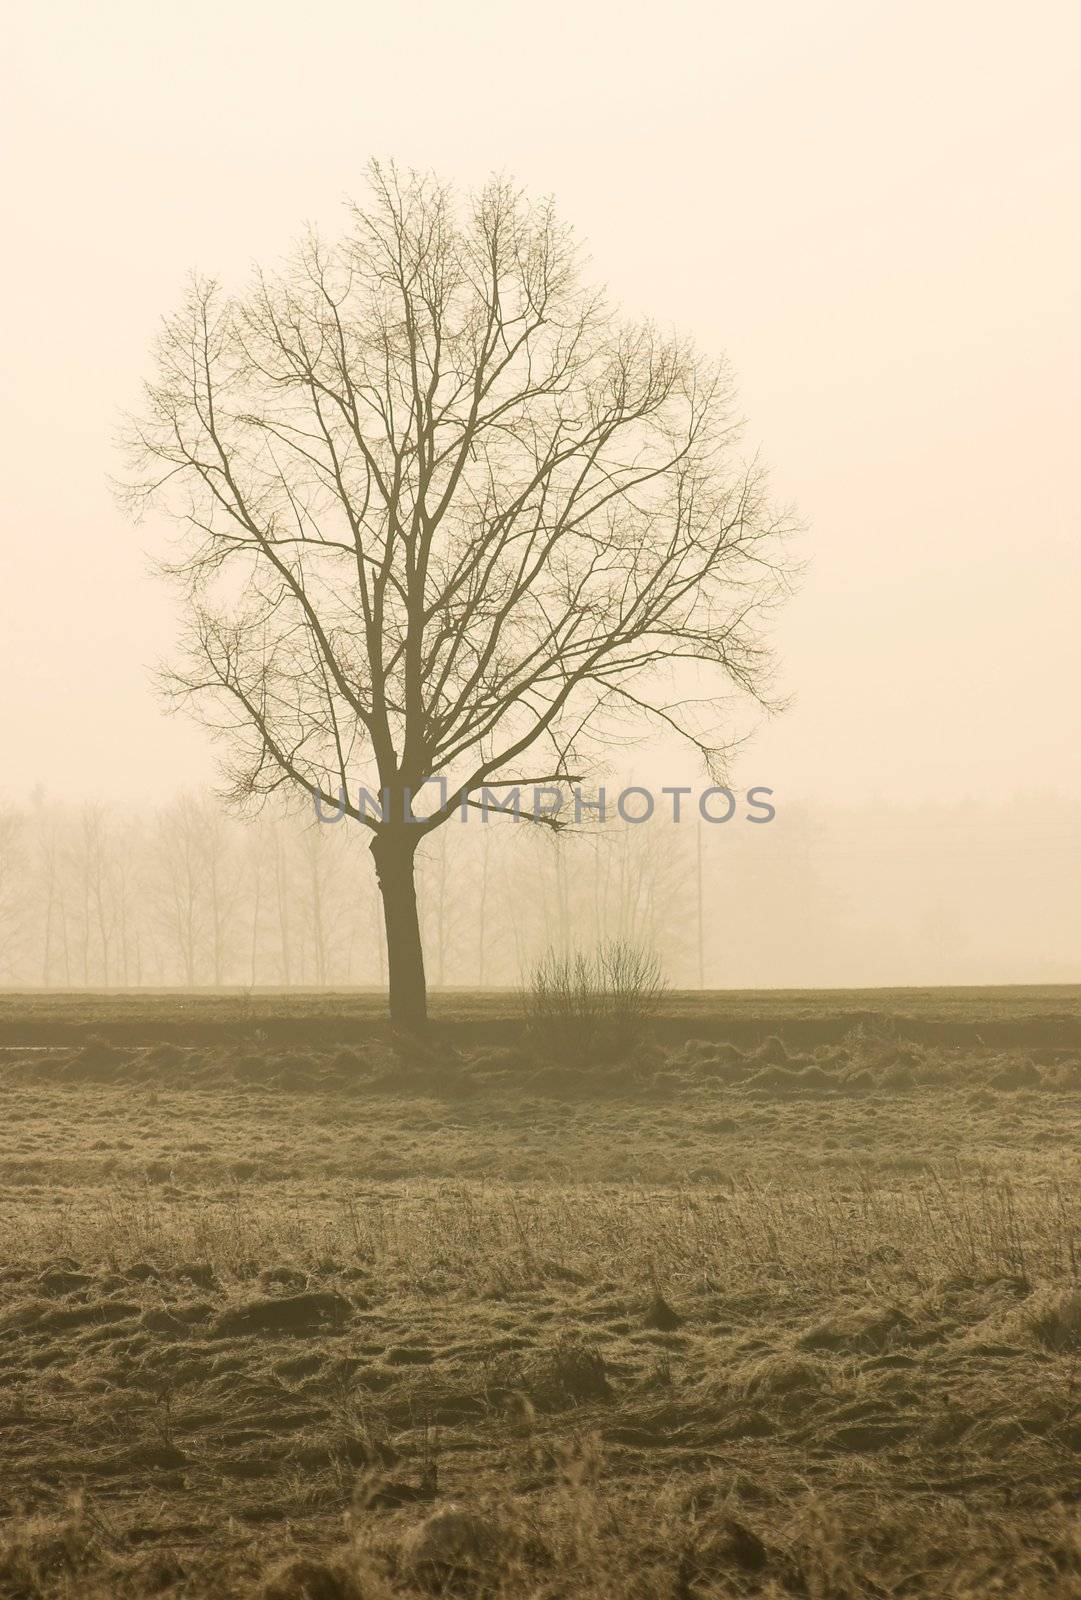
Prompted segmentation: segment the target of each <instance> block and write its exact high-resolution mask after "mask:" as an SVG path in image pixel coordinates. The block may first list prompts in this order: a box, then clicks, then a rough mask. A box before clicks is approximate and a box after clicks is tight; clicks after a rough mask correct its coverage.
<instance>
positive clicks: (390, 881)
mask: <svg viewBox="0 0 1081 1600" xmlns="http://www.w3.org/2000/svg"><path fill="white" fill-rule="evenodd" d="M419 843H420V838H419V835H418V833H417V831H416V830H415V829H414V828H410V827H409V826H408V824H404V825H402V826H401V827H397V828H396V827H393V826H391V827H385V828H381V829H380V831H379V832H378V833H377V834H376V835H375V837H374V838H373V840H372V844H371V851H372V857H373V859H374V861H375V872H376V877H377V878H378V880H379V893H380V894H381V896H382V899H383V923H384V926H385V927H386V931H387V965H388V970H389V976H390V1020H391V1022H393V1023H394V1025H395V1027H399V1028H405V1029H408V1031H409V1032H411V1033H423V1032H424V1031H425V1029H426V1028H427V1026H428V994H427V988H426V985H425V981H424V950H423V947H422V945H421V941H420V919H419V917H418V916H417V888H416V882H415V880H414V876H413V869H414V862H415V859H416V853H417V845H418V844H419Z"/></svg>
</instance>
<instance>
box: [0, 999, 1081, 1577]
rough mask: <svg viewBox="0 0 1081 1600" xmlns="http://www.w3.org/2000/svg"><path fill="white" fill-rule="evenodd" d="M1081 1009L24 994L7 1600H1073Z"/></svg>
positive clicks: (0, 1378)
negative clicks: (642, 1030) (537, 1013)
mask: <svg viewBox="0 0 1081 1600" xmlns="http://www.w3.org/2000/svg"><path fill="white" fill-rule="evenodd" d="M1012 993H1014V994H1015V995H1016V994H1020V993H1021V992H1020V991H1015V992H1012ZM1067 998H1068V1003H1067V999H1063V998H1062V996H1059V997H1057V998H1055V997H1052V998H1051V999H1048V998H1047V996H1046V994H1045V996H1044V998H1043V1000H1042V1003H1040V1004H1036V1003H1034V1002H1033V1000H1032V997H1031V996H1028V997H1025V999H1024V1001H1023V1002H1022V1001H1021V1000H1013V1001H1011V1000H1010V998H1009V992H1005V991H1003V992H1001V993H1000V995H999V997H998V998H997V999H996V1000H995V1002H994V1004H992V1003H991V1002H990V1001H989V1000H986V999H984V1000H981V998H980V997H979V996H972V995H970V996H968V997H965V998H964V1002H963V1003H962V1002H961V1001H959V1000H958V999H957V997H948V996H941V997H940V998H939V1001H938V1003H937V1005H936V1003H935V1002H934V999H933V997H932V998H931V999H928V998H926V997H924V999H923V1000H921V1001H920V1002H919V1003H918V1004H917V1003H913V1004H911V1005H908V1006H906V1007H905V1008H903V1009H894V1010H889V1009H888V1008H887V1009H885V1010H882V1011H881V1012H880V1013H878V1014H874V1015H868V1014H866V1013H865V1011H864V1009H863V1008H862V1007H861V1006H859V1005H857V1004H855V1003H849V1004H846V1005H843V1006H839V1005H837V1004H836V1001H835V1000H834V1001H833V1002H832V1003H828V1002H826V1001H825V1000H823V1001H820V1002H819V1003H818V1004H819V1010H818V1013H817V1014H816V1011H815V1004H814V1002H813V1001H812V1000H811V998H810V997H806V996H804V997H802V999H801V1000H799V1001H797V1000H796V999H790V1000H786V1001H785V1004H784V1006H781V1007H775V1009H774V1012H773V1014H772V1015H768V1014H766V1010H765V1009H764V1003H757V1010H756V1009H755V1006H754V1005H752V1004H750V1003H749V1002H748V1003H745V1004H744V1005H743V1007H742V1010H740V1009H739V1008H738V1007H736V1006H734V1005H733V1004H731V1003H730V1004H729V1005H728V1008H727V1010H726V1011H725V1010H721V1009H717V1010H715V1011H714V1012H713V1013H711V1012H710V1011H709V1010H708V1008H705V1007H699V1008H698V1009H697V1010H693V1009H686V1010H685V1011H684V1013H683V1016H682V1026H681V1027H677V1026H676V1023H677V1022H678V1021H679V1020H680V1019H679V1012H678V1008H676V1009H675V1010H673V1012H672V1013H671V1015H670V1016H669V1019H668V1026H667V1027H666V1028H662V1029H660V1030H659V1032H658V1037H657V1038H656V1039H654V1040H653V1041H652V1042H645V1043H643V1045H642V1046H641V1047H640V1048H639V1049H637V1050H636V1051H635V1052H634V1053H633V1055H632V1058H631V1059H630V1060H627V1061H620V1062H618V1063H613V1064H608V1065H601V1064H589V1065H587V1066H585V1067H583V1066H576V1067H574V1066H570V1065H568V1064H567V1063H565V1062H559V1061H553V1060H551V1059H546V1058H545V1057H544V1055H543V1053H539V1052H538V1051H537V1049H536V1048H535V1047H533V1046H530V1044H529V1042H528V1041H527V1040H523V1039H522V1038H520V1037H518V1036H516V1035H515V1033H514V1030H513V1029H510V1030H508V1028H507V1025H506V1021H505V1012H506V1007H505V1006H504V1007H503V1009H502V1010H501V1009H500V1006H499V1005H497V1004H496V1003H494V1002H493V1004H492V1006H491V1008H490V1009H489V1012H488V1013H486V1015H488V1016H490V1017H496V1018H497V1019H502V1020H501V1030H502V1031H501V1033H500V1034H499V1035H498V1036H493V1037H492V1038H491V1039H490V1040H489V1041H488V1042H483V1040H482V1041H481V1042H477V1039H476V1038H475V1037H474V1038H473V1039H472V1040H471V1038H470V1036H469V1033H468V1029H467V1028H466V1029H464V1030H463V1029H460V1030H459V1033H458V1034H457V1035H455V1034H454V1031H453V1029H451V1028H448V1029H447V1030H446V1031H445V1032H444V1035H443V1037H442V1038H441V1039H439V1040H437V1042H436V1044H435V1045H434V1046H433V1047H432V1048H431V1049H429V1050H426V1051H422V1052H417V1051H411V1050H405V1049H402V1048H400V1047H398V1046H396V1045H395V1044H394V1042H393V1041H392V1040H390V1039H389V1038H388V1037H387V1036H386V1035H385V1034H384V1033H383V1032H382V1031H381V1030H379V1029H378V1028H376V1027H374V1026H369V1027H367V1029H365V1027H364V1026H362V1025H361V1024H360V1023H358V1022H357V1020H356V1017H355V1016H352V1017H351V1018H350V1019H349V1020H350V1027H349V1028H348V1029H346V1028H344V1027H340V1025H341V1024H342V1015H343V1013H342V1010H341V1009H340V1008H339V1009H338V1010H337V1011H335V1009H334V1004H333V1002H331V1001H327V1000H323V1001H321V1002H320V1003H319V1005H317V1004H316V1002H315V1001H314V1000H313V1001H312V1002H311V1004H310V1007H309V1016H315V1017H316V1018H318V1017H319V1016H322V1018H323V1022H324V1027H323V1029H322V1032H321V1033H320V1030H319V1029H318V1028H313V1029H312V1030H311V1031H312V1033H313V1034H314V1035H315V1036H316V1042H315V1043H313V1044H309V1045H305V1044H304V1042H303V1031H302V1029H301V1028H299V1026H294V1025H296V1024H297V1017H298V1015H299V1018H300V1023H301V1024H302V1023H303V1020H304V1014H303V1010H301V1011H300V1012H299V1013H298V1011H297V1009H296V1008H294V1009H293V1011H292V1012H290V1011H289V1008H288V1007H286V1008H284V1014H285V1015H286V1016H287V1020H288V1021H289V1028H288V1029H286V1030H285V1031H284V1032H283V1031H282V1030H280V1029H276V1028H275V1027H274V1025H273V1022H272V1020H268V1015H269V1014H267V1015H262V1016H259V1017H255V1018H253V1017H252V1016H251V1015H250V1004H251V1003H250V1000H249V1001H248V1002H247V1004H248V1007H249V1010H248V1012H244V1011H243V1010H242V1009H241V1010H239V1011H237V1012H232V1013H229V1015H228V1016H227V1017H226V1018H225V1022H226V1023H227V1026H226V1027H225V1028H224V1029H223V1030H221V1036H220V1037H217V1038H208V1036H207V1029H208V1027H209V1026H210V1025H211V1024H213V1026H217V1027H219V1028H220V1025H221V1023H222V1016H221V1014H220V1011H219V1012H218V1014H216V1015H215V1014H214V1005H213V1004H212V1003H211V1002H210V1001H209V1000H208V1001H207V1002H206V1003H205V1004H204V1005H203V1006H202V1009H201V1010H200V1006H199V1004H198V1003H195V1002H192V1003H190V1004H189V1003H188V1002H185V1006H186V1008H187V1009H184V1008H182V1007H181V1006H180V1005H179V1003H178V1002H177V1001H176V999H175V998H173V999H165V998H162V999H160V1000H159V1001H158V1002H157V1004H156V1008H155V1006H153V1005H151V1006H145V1005H144V1006H143V1007H142V1009H141V1010H139V1011H138V1013H133V1012H128V1013H125V1012H124V1009H123V1007H122V1006H120V1005H119V1004H117V1005H115V1006H113V1007H110V1005H109V1003H108V1002H105V1001H103V1002H101V1003H100V1005H98V1007H97V1009H96V1010H95V1009H94V1008H93V1007H89V1006H88V1005H87V1004H86V1003H85V1002H80V1003H79V1006H76V1005H75V1004H74V1003H71V1005H70V1007H69V1009H68V1011H67V1012H66V1013H65V1010H64V1007H63V1005H61V1006H58V1007H57V1008H56V1009H55V1013H54V1014H55V1016H56V1017H57V1018H58V1019H59V1021H58V1028H57V1031H58V1032H59V1033H60V1034H61V1039H60V1041H59V1042H57V1043H55V1044H54V1046H53V1047H51V1048H43V1047H42V1046H43V1045H44V1043H45V1042H46V1041H45V1040H44V1039H43V1037H42V1033H43V1032H46V1031H47V1025H48V1016H49V1010H48V1007H47V1005H46V1004H45V1003H44V1002H43V1001H41V1000H35V1001H33V1002H32V1003H31V1002H29V1001H27V1002H26V1003H24V1004H23V1008H22V1010H21V1011H20V1010H19V1005H20V1002H19V1000H18V999H11V998H9V999H8V1000H6V1001H5V1004H4V1007H3V1008H2V1009H0V1038H2V1039H5V1040H7V1041H8V1042H7V1043H6V1045H5V1047H4V1048H3V1049H2V1050H0V1237H2V1240H3V1250H2V1256H0V1461H2V1469H0V1511H2V1513H3V1515H4V1516H5V1518H6V1519H7V1520H6V1521H5V1523H4V1530H3V1539H2V1542H0V1594H3V1595H11V1596H26V1597H34V1596H45V1595H68V1596H73V1595H88V1596H91V1595H93V1596H98V1595H100V1596H105V1595H132V1596H135V1595H140V1596H141V1595H147V1594H167V1595H178V1596H179V1595H192V1596H202V1595H206V1596H211V1595H213V1596H225V1595H230V1596H232V1595H237V1596H248V1595H252V1596H254V1595H262V1596H264V1597H265V1600H294V1597H295V1600H303V1597H305V1596H306V1597H308V1600H341V1597H350V1596H351V1597H353V1600H357V1597H358V1596H360V1597H366V1596H372V1597H379V1596H383V1597H389V1596H392V1595H402V1596H408V1595H419V1594H426V1593H432V1592H444V1591H446V1592H451V1591H452V1592H454V1593H474V1594H484V1595H500V1594H505V1595H508V1596H509V1595H523V1596H531V1597H536V1600H555V1597H557V1596H566V1597H567V1600H570V1597H571V1596H584V1597H593V1596H597V1597H599V1596H613V1597H614V1596H623V1595H633V1596H641V1597H642V1600H645V1597H647V1596H649V1597H653V1596H662V1597H663V1596H672V1597H673V1600H691V1597H699V1600H708V1597H710V1596H718V1597H720V1596H728V1595H742V1594H761V1595H770V1596H787V1595H803V1596H811V1597H823V1600H825V1597H827V1596H845V1597H848V1596H851V1597H853V1600H854V1597H858V1596H865V1595H867V1596H892V1595H897V1596H901V1595H906V1596H927V1597H930V1596H954V1597H957V1600H960V1597H962V1596H966V1597H972V1600H976V1597H982V1596H987V1595H998V1594H1001V1595H1003V1596H1007V1595H1010V1596H1019V1595H1024V1596H1028V1595H1032V1596H1044V1595H1046V1596H1052V1595H1054V1596H1060V1595H1061V1596H1066V1595H1077V1594H1079V1593H1081V1195H1079V1190H1078V1183H1077V1178H1078V1167H1079V1157H1078V1152H1079V1149H1081V1139H1079V1134H1081V1031H1078V1029H1079V1024H1078V1009H1077V1006H1076V1002H1075V999H1074V998H1073V997H1072V996H1068V997H1067ZM894 999H895V997H894ZM214 1004H217V1003H216V1002H215V1003H214ZM193 1008H194V1009H193ZM320 1008H321V1009H320ZM467 1013H468V1008H467V1007H464V1006H463V1007H462V1008H461V1015H462V1016H463V1017H464V1018H465V1021H466V1022H468V1021H469V1020H470V1019H469V1016H468V1014H467ZM816 1015H817V1017H818V1022H819V1024H822V1021H823V1018H825V1017H827V1016H828V1018H830V1019H832V1021H831V1027H830V1028H829V1029H827V1028H825V1027H824V1026H820V1027H819V1032H820V1033H822V1034H823V1035H824V1038H823V1039H822V1041H821V1042H817V1043H811V1042H808V1038H809V1030H808V1027H807V1024H808V1022H811V1023H813V1022H814V1021H815V1018H816ZM726 1016H727V1018H728V1023H727V1024H726V1023H725V1017H726ZM981 1017H982V1018H983V1019H984V1020H983V1021H982V1023H981ZM133 1018H134V1020H133ZM474 1020H476V1019H475V1018H474ZM752 1023H753V1026H752V1025H751V1024H752ZM996 1023H997V1024H998V1025H1000V1031H999V1033H998V1034H997V1035H996V1034H995V1032H994V1027H993V1026H992V1025H993V1024H996ZM31 1024H32V1026H31ZM834 1024H836V1025H834ZM842 1024H843V1025H842ZM935 1025H948V1026H949V1028H950V1029H952V1030H953V1031H952V1032H949V1033H947V1034H945V1035H941V1036H939V1037H935V1036H934V1026H935ZM1002 1029H1005V1030H1006V1031H1005V1032H1003V1031H1002ZM1026 1029H1027V1030H1028V1033H1029V1035H1030V1042H1028V1043H1026V1042H1025V1030H1026ZM12 1030H14V1032H15V1033H16V1034H18V1035H19V1036H18V1037H17V1038H13V1037H12ZM20 1030H22V1031H21V1033H20ZM35 1030H38V1031H37V1032H36V1033H35ZM140 1030H141V1031H140ZM1011 1030H1013V1031H1012V1032H1011ZM1018 1030H1020V1031H1019V1032H1018ZM813 1031H814V1030H813V1029H811V1030H810V1032H813ZM726 1033H727V1034H728V1035H729V1037H728V1038H726V1037H725V1034H726ZM1075 1033H1076V1037H1075ZM30 1034H34V1036H35V1041H36V1042H35V1043H33V1044H32V1043H31V1042H30V1037H29V1036H30ZM335 1035H337V1037H338V1039H339V1040H340V1039H347V1038H352V1039H353V1040H354V1042H353V1043H348V1042H334V1036H335ZM733 1041H735V1042H733Z"/></svg>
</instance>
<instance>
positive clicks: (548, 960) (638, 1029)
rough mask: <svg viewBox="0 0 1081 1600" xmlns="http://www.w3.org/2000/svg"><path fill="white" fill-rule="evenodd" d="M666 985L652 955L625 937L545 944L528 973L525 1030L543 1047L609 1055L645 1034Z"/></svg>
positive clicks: (568, 1053) (565, 1053)
mask: <svg viewBox="0 0 1081 1600" xmlns="http://www.w3.org/2000/svg"><path fill="white" fill-rule="evenodd" d="M665 987H666V984H665V980H664V976H663V974H662V972H661V964H660V961H659V960H658V958H657V956H656V955H655V954H654V953H653V952H652V951H650V950H647V949H645V948H644V947H643V946H641V945H638V944H634V943H633V942H632V941H631V940H628V939H611V940H608V941H607V942H605V943H604V944H601V945H599V946H598V947H597V949H596V950H595V951H593V952H586V951H581V950H578V951H574V952H568V953H560V952H558V951H554V950H549V951H547V953H546V954H545V955H544V956H543V957H542V958H541V960H540V961H538V962H537V963H536V965H535V966H534V967H533V969H532V971H531V972H530V975H529V988H528V990H527V991H526V996H525V1005H526V1016H527V1020H528V1024H529V1031H530V1033H531V1035H532V1036H533V1038H534V1040H535V1042H536V1043H537V1044H538V1045H539V1046H540V1047H541V1049H543V1050H544V1051H545V1053H548V1054H552V1055H555V1056H557V1057H560V1058H564V1059H566V1058H569V1059H572V1060H582V1059H584V1058H585V1057H587V1056H591V1057H593V1058H594V1059H597V1060H605V1059H607V1060H613V1059H616V1058H618V1057H620V1056H623V1055H626V1054H627V1052H628V1051H629V1050H631V1049H632V1048H633V1047H634V1046H635V1045H636V1044H638V1043H639V1042H640V1041H641V1040H642V1039H643V1038H644V1037H645V1036H646V1034H647V1033H648V1030H649V1027H650V1024H651V1023H652V1021H653V1019H654V1017H655V1016H656V1013H657V1008H658V1005H659V1003H660V1000H661V997H662V995H663V994H664V991H665Z"/></svg>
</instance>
